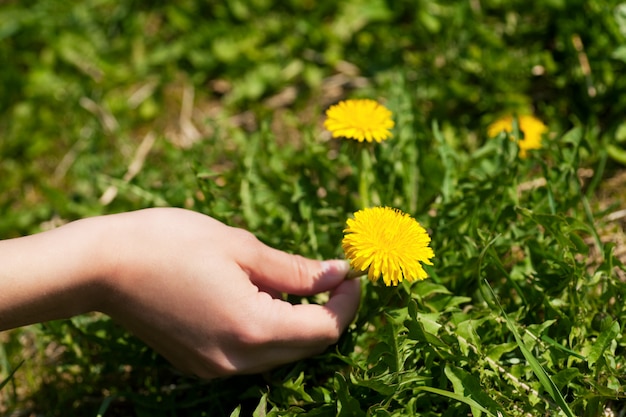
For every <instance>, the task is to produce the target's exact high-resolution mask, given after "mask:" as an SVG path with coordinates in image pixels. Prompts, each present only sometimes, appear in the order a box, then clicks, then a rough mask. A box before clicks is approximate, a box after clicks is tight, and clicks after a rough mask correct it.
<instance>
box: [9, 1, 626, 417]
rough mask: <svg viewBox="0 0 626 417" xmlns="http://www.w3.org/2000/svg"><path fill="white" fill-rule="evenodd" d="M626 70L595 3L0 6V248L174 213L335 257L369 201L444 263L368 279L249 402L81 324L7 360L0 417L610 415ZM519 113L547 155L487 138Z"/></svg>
mask: <svg viewBox="0 0 626 417" xmlns="http://www.w3.org/2000/svg"><path fill="white" fill-rule="evenodd" d="M624 45H626V3H622V4H617V3H616V2H613V1H608V0H606V1H604V0H591V1H584V2H583V1H572V2H567V3H566V2H565V1H559V0H551V1H546V2H543V1H541V2H540V1H531V2H520V1H512V2H501V1H495V0H485V1H479V0H473V1H435V0H429V1H422V2H410V1H397V2H385V1H382V0H380V1H371V2H370V1H367V2H366V1H360V0H351V1H346V2H341V3H339V4H336V3H335V2H329V1H321V2H295V1H287V2H279V1H273V0H255V1H243V0H231V1H226V2H223V3H222V4H212V3H211V2H196V1H191V0H188V1H183V2H177V3H175V4H174V3H171V4H164V5H160V4H153V3H151V2H124V3H120V4H118V2H113V1H109V0H98V1H84V2H59V1H52V0H43V1H38V2H29V1H21V2H15V1H9V2H4V3H3V4H2V5H0V60H1V62H2V70H0V83H1V85H2V87H3V89H4V90H3V91H4V93H3V94H1V95H0V154H1V155H2V158H1V160H0V185H1V187H2V194H1V195H0V236H1V237H2V238H9V237H13V236H18V235H21V234H25V233H33V232H37V231H40V230H42V229H46V228H49V227H54V226H55V225H56V224H59V223H63V222H65V221H69V220H73V219H76V218H79V217H83V216H89V215H97V214H105V213H112V212H119V211H125V210H133V209H138V208H143V207H150V206H179V207H186V208H188V209H192V210H196V211H200V212H203V213H206V214H209V215H211V216H213V217H215V218H217V219H219V220H221V221H223V222H225V223H227V224H229V225H233V226H238V227H243V228H246V229H248V230H250V231H252V232H253V233H254V234H255V235H256V236H257V237H258V238H259V239H261V240H262V241H264V242H266V243H267V244H268V245H271V246H273V247H277V248H280V249H282V250H285V251H288V252H293V253H299V254H302V255H304V256H308V257H312V258H320V259H322V258H341V257H343V253H342V249H341V239H342V230H343V228H344V226H345V221H346V219H347V218H349V217H350V216H351V215H352V213H354V212H355V211H356V210H358V209H360V208H362V201H363V192H364V191H365V190H366V191H367V193H368V197H369V200H370V202H371V204H372V205H382V206H391V207H396V208H399V209H401V210H403V211H404V212H407V213H410V214H411V215H412V216H414V217H415V218H416V219H417V220H418V221H419V222H420V223H421V224H422V225H423V226H424V227H425V228H427V229H428V231H429V233H430V235H431V237H432V242H431V246H432V248H433V249H434V251H435V255H436V257H435V258H434V259H433V262H434V265H433V266H431V267H428V268H427V270H428V273H429V275H430V278H429V279H427V280H425V281H421V282H416V283H407V282H403V283H401V285H399V286H398V287H385V286H383V285H382V284H381V283H380V282H378V283H371V282H367V281H365V280H364V281H363V283H362V288H363V289H362V291H363V294H362V303H361V307H360V310H359V312H358V315H357V317H356V319H355V321H354V323H353V324H352V326H351V327H350V328H349V329H348V331H347V332H346V333H345V334H344V335H343V336H342V338H341V340H340V341H339V343H337V344H336V345H334V346H332V347H330V348H329V349H328V350H327V351H326V352H324V353H323V354H321V355H318V356H316V357H313V358H310V359H306V360H303V361H300V362H297V363H294V364H289V365H285V366H283V367H280V368H278V369H276V370H274V371H271V372H268V373H265V374H262V375H253V376H245V377H233V378H229V379H225V380H220V381H210V382H206V381H199V380H197V379H194V378H190V377H187V376H184V375H181V374H179V373H178V372H177V371H176V370H175V369H172V368H171V367H170V366H169V365H168V364H167V362H165V361H164V360H163V359H162V358H161V357H159V356H158V355H156V354H155V353H154V352H153V351H151V350H150V349H149V348H148V347H146V346H145V345H144V344H143V343H142V342H141V341H139V340H138V339H136V338H134V337H133V336H132V335H129V334H128V333H127V332H125V331H124V330H123V329H121V328H120V327H119V326H117V325H116V324H115V323H113V322H112V321H111V320H110V319H109V318H107V317H105V316H102V315H99V314H91V315H84V316H79V317H75V318H73V319H71V320H62V321H54V322H49V323H43V324H41V325H35V326H29V327H27V328H22V329H16V330H13V331H11V332H7V333H4V334H2V335H0V337H1V338H0V341H1V342H2V344H1V345H0V387H1V390H0V400H1V401H0V412H3V413H10V412H15V413H17V414H16V415H29V414H34V415H45V416H73V415H76V416H131V415H132V416H233V417H234V416H247V415H253V416H259V417H260V416H296V415H306V416H341V417H347V416H381V417H382V416H424V417H450V416H461V415H472V416H474V417H479V416H494V417H495V416H500V415H502V416H557V415H558V416H584V417H599V416H609V415H620V416H623V415H624V413H626V405H625V404H626V399H625V394H624V389H625V387H626V358H625V353H626V352H625V348H626V341H625V340H624V338H623V326H624V323H626V307H625V305H626V304H625V300H624V298H625V296H626V269H625V268H624V265H623V263H622V261H623V260H624V251H623V248H624V246H623V245H624V233H623V222H622V223H620V219H623V217H619V213H620V212H621V211H620V210H619V209H620V207H621V208H623V207H624V204H626V201H624V199H623V196H622V195H621V194H622V193H623V192H624V190H625V188H626V186H625V185H624V180H623V179H622V180H621V182H619V181H616V179H618V180H619V178H623V174H622V173H623V165H621V164H623V163H625V162H626V158H624V157H623V155H624V154H625V153H626V152H625V151H624V143H623V141H625V140H626V134H625V133H624V132H626V127H625V126H626V124H624V120H623V115H624V114H626V96H625V95H624V94H623V92H624V91H626V77H624V76H623V75H624V73H625V69H626V50H625V49H624V48H625V47H624ZM345 97H352V98H358V97H363V98H374V99H377V100H379V101H381V102H383V103H384V104H385V106H386V107H388V108H389V109H390V110H391V111H392V113H393V117H394V121H395V128H394V130H393V134H394V137H393V138H392V139H390V140H388V141H385V142H383V143H381V144H360V143H356V142H354V141H347V140H337V139H331V138H330V135H329V133H328V132H326V131H324V129H323V128H322V121H323V115H324V111H325V109H326V108H327V107H328V106H329V105H330V104H333V103H335V102H337V101H338V100H340V99H342V98H345ZM527 111H534V113H535V114H537V115H538V116H539V117H540V118H542V119H543V120H544V121H545V122H546V124H547V125H548V126H549V130H550V132H549V134H547V135H546V137H545V138H544V142H543V147H542V149H540V150H534V151H530V152H529V154H528V157H527V158H520V157H519V149H518V146H517V143H516V140H517V139H519V137H520V135H521V134H522V132H520V131H519V129H513V132H511V133H510V134H505V133H501V134H499V135H498V136H497V137H495V138H487V136H486V127H487V125H488V124H489V123H490V122H492V121H493V120H495V119H496V118H497V117H498V116H500V115H501V114H502V113H512V114H513V113H518V112H527ZM364 149H365V152H367V153H368V161H369V162H368V164H365V165H364V164H363V163H362V162H361V155H362V153H363V152H364ZM363 181H366V182H367V187H365V188H364V187H363ZM291 301H292V302H323V301H324V300H323V297H312V298H308V299H297V298H293V299H291ZM610 413H613V414H610Z"/></svg>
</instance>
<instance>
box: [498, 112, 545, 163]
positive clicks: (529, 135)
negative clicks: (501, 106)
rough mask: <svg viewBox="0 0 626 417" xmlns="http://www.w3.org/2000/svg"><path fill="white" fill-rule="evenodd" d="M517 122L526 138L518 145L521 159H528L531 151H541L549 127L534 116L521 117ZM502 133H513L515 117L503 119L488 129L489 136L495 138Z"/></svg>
mask: <svg viewBox="0 0 626 417" xmlns="http://www.w3.org/2000/svg"><path fill="white" fill-rule="evenodd" d="M517 120H518V123H519V130H520V132H521V133H522V134H523V136H524V137H523V138H522V139H520V140H519V142H518V143H517V145H518V146H519V156H520V158H526V157H527V156H528V151H529V150H531V149H541V138H542V136H543V134H544V133H545V132H547V131H548V127H547V126H546V125H545V124H544V123H543V122H542V121H541V120H539V119H537V118H536V117H534V116H528V115H524V116H519V117H518V118H517ZM502 131H504V132H507V133H510V132H512V131H513V116H505V117H502V118H500V119H498V120H496V121H495V122H493V123H492V124H490V125H489V127H488V128H487V135H488V136H489V137H491V138H494V137H496V136H498V134H499V133H500V132H502Z"/></svg>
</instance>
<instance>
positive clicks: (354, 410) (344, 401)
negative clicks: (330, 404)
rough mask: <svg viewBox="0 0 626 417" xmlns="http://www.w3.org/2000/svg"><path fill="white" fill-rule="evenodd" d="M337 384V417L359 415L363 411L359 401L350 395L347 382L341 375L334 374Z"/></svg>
mask: <svg viewBox="0 0 626 417" xmlns="http://www.w3.org/2000/svg"><path fill="white" fill-rule="evenodd" d="M335 382H336V385H337V417H361V416H364V415H365V413H364V412H363V410H361V405H360V404H359V402H358V401H357V400H356V399H355V398H353V397H352V396H351V395H350V391H349V389H348V383H347V382H346V379H345V378H344V376H343V375H341V374H340V373H336V374H335Z"/></svg>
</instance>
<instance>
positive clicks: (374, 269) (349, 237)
mask: <svg viewBox="0 0 626 417" xmlns="http://www.w3.org/2000/svg"><path fill="white" fill-rule="evenodd" d="M346 223H347V227H346V228H345V229H344V233H345V235H344V238H343V241H342V247H343V250H344V252H345V254H346V257H347V258H348V259H349V260H350V265H351V266H352V268H353V269H354V270H356V271H366V270H367V276H368V278H369V279H370V281H377V280H378V279H379V278H380V276H381V275H382V278H383V281H384V283H385V285H387V286H391V285H398V283H400V282H401V281H402V280H403V279H406V280H407V281H414V280H422V279H425V278H427V277H428V275H427V273H426V271H425V270H424V268H423V267H422V265H421V263H423V264H427V265H432V262H431V261H430V258H432V257H434V256H435V253H434V252H433V250H432V248H430V247H429V246H428V244H429V243H430V236H429V235H428V233H427V232H426V230H425V229H424V228H423V227H422V226H421V225H420V224H419V223H418V222H417V220H415V219H413V218H412V217H411V216H410V215H408V214H406V213H403V212H402V211H400V210H398V209H394V208H390V207H372V208H366V209H363V210H359V211H357V212H356V213H354V219H348V220H347V222H346ZM420 262H421V263H420Z"/></svg>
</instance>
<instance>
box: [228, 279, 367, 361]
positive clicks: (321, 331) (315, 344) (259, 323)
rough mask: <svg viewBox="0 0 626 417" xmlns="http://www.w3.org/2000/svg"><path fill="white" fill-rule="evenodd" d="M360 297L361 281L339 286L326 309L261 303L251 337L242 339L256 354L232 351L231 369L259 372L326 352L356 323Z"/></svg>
mask: <svg viewBox="0 0 626 417" xmlns="http://www.w3.org/2000/svg"><path fill="white" fill-rule="evenodd" d="M360 295H361V289H360V281H359V280H350V281H344V282H342V283H341V284H339V285H338V286H337V287H336V288H335V289H334V290H333V291H332V292H331V295H330V299H329V301H328V302H327V303H326V304H325V305H323V306H321V305H314V304H299V305H291V304H289V303H286V302H283V301H280V300H271V304H269V305H268V304H267V303H266V302H262V303H260V304H261V305H260V306H259V310H258V313H259V314H258V315H257V319H256V320H255V321H256V325H255V326H254V330H251V332H252V334H251V335H248V336H251V337H242V338H241V339H243V340H247V341H248V342H249V343H246V345H248V346H250V347H252V346H254V354H253V355H252V354H249V353H246V352H245V351H244V352H241V351H240V352H236V353H235V352H234V351H231V353H232V355H231V356H230V358H229V360H230V362H231V365H232V369H233V370H237V371H235V372H236V373H254V372H260V371H264V370H267V369H271V368H274V367H276V366H278V365H282V364H285V363H289V362H294V361H297V360H300V359H303V358H306V357H310V356H312V355H314V354H318V353H321V352H323V351H324V350H325V349H326V348H327V347H328V346H329V345H331V344H333V343H336V342H337V341H338V340H339V337H340V336H341V334H342V333H343V331H344V330H345V329H346V328H347V327H348V326H349V325H350V323H351V322H352V320H353V319H354V316H355V314H356V311H357V309H358V306H359V301H360ZM264 300H267V298H264Z"/></svg>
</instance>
